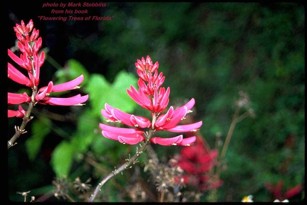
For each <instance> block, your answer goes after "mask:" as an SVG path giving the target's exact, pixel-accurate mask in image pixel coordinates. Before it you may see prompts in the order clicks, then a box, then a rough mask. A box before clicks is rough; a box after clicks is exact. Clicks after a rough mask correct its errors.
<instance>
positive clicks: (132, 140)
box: [118, 135, 144, 145]
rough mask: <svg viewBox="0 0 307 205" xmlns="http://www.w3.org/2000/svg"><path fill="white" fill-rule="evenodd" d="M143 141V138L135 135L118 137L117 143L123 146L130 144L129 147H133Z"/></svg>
mask: <svg viewBox="0 0 307 205" xmlns="http://www.w3.org/2000/svg"><path fill="white" fill-rule="evenodd" d="M143 140H144V138H143V137H141V136H140V135H135V136H134V137H127V136H121V135H119V136H118V141H119V142H120V143H123V144H130V145H135V144H137V143H139V142H142V141H143Z"/></svg>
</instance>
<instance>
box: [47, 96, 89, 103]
mask: <svg viewBox="0 0 307 205" xmlns="http://www.w3.org/2000/svg"><path fill="white" fill-rule="evenodd" d="M87 99H88V95H84V96H81V95H80V94H78V95H75V96H73V97H68V98H56V97H50V98H49V97H48V98H46V100H45V101H44V102H43V104H49V105H62V106H80V105H83V104H82V103H84V102H85V101H87Z"/></svg>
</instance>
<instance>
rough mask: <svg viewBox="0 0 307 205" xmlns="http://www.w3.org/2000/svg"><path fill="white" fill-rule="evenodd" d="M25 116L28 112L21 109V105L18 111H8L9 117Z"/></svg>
mask: <svg viewBox="0 0 307 205" xmlns="http://www.w3.org/2000/svg"><path fill="white" fill-rule="evenodd" d="M25 114H26V111H25V110H24V109H23V108H22V107H21V105H19V106H18V110H8V113H7V116H8V117H19V118H23V117H24V116H25Z"/></svg>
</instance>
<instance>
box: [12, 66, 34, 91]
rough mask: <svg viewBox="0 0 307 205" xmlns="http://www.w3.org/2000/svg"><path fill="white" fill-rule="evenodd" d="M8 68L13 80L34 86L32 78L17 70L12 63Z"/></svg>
mask: <svg viewBox="0 0 307 205" xmlns="http://www.w3.org/2000/svg"><path fill="white" fill-rule="evenodd" d="M7 69H8V77H9V78H10V79H11V80H13V81H15V82H16V83H19V84H21V85H25V86H28V87H31V86H32V83H31V81H30V79H29V78H28V77H26V76H25V75H24V74H23V73H21V72H20V71H19V70H17V69H16V68H15V67H14V66H13V65H12V64H10V63H8V64H7Z"/></svg>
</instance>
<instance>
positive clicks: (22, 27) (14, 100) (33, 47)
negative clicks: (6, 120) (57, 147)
mask: <svg viewBox="0 0 307 205" xmlns="http://www.w3.org/2000/svg"><path fill="white" fill-rule="evenodd" d="M14 31H15V33H16V37H17V40H18V41H17V46H18V49H19V51H20V55H19V56H18V55H17V54H15V53H14V52H13V51H11V50H10V49H8V56H9V57H10V58H11V59H12V60H13V61H14V63H15V64H16V65H17V66H19V67H20V68H21V69H22V70H21V71H23V72H27V76H26V75H25V74H24V73H23V72H21V71H20V70H18V69H17V68H16V65H13V64H12V63H8V77H9V78H10V79H11V80H13V81H14V82H16V83H19V84H21V85H24V86H27V87H29V88H31V89H32V95H31V96H28V94H27V93H26V92H24V93H10V92H9V93H8V104H9V105H18V110H11V109H9V110H8V117H19V118H22V117H24V115H25V113H26V111H25V110H24V109H23V108H22V106H21V104H23V103H33V105H35V104H37V103H39V104H49V105H60V106H75V105H82V103H84V102H86V101H87V100H88V95H84V96H81V95H80V94H78V95H75V96H73V97H67V98H61V97H51V96H50V95H51V94H52V93H55V92H63V91H69V90H73V89H77V88H79V85H80V84H81V83H82V82H83V78H84V77H83V75H80V76H79V77H77V78H76V79H73V80H71V81H69V82H65V83H61V84H58V85H54V83H53V82H52V81H50V82H49V83H48V85H47V86H44V87H41V88H40V89H39V88H38V85H39V80H40V69H41V66H42V65H43V63H44V61H45V53H44V51H40V48H41V46H42V38H41V37H39V30H37V29H35V28H34V24H33V21H32V19H31V20H30V21H29V23H28V24H25V23H24V21H21V24H16V26H15V27H14Z"/></svg>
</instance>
